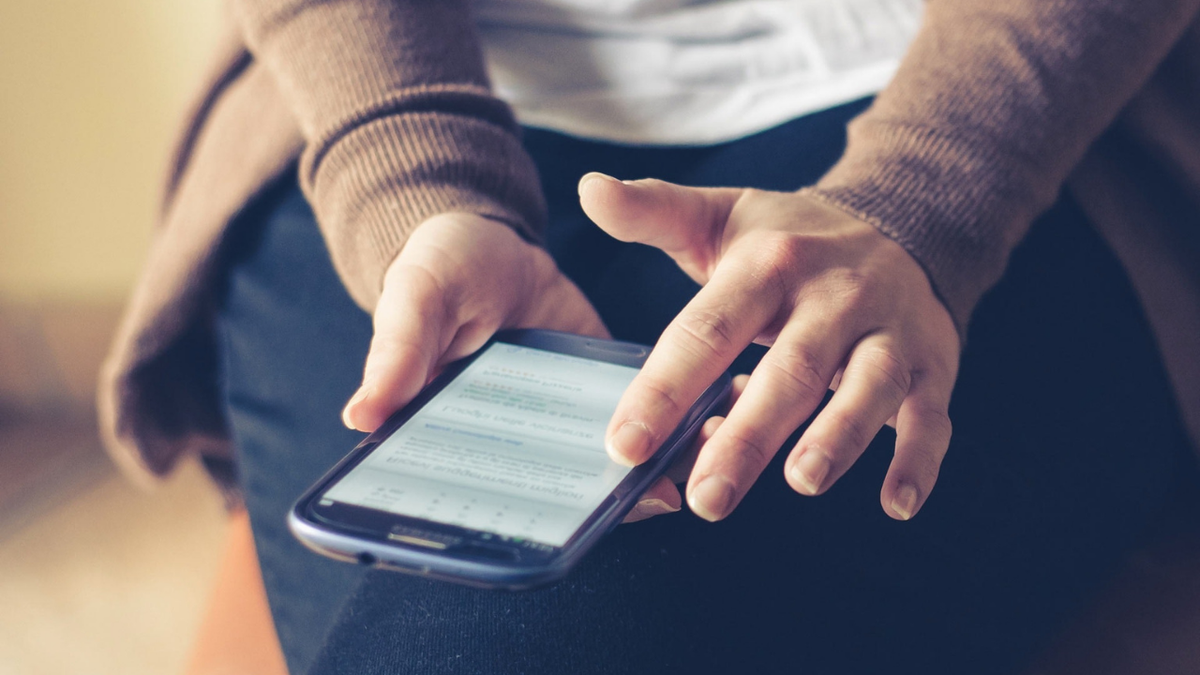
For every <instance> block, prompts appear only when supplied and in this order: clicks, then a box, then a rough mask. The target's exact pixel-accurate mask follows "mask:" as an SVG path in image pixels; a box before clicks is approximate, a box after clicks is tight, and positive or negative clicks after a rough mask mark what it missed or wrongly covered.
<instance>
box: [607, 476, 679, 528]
mask: <svg viewBox="0 0 1200 675" xmlns="http://www.w3.org/2000/svg"><path fill="white" fill-rule="evenodd" d="M682 506H683V498H682V497H680V496H679V488H677V487H675V484H674V483H672V482H671V479H669V478H667V477H666V476H660V477H659V479H658V480H657V481H655V482H654V484H653V485H651V486H650V488H649V489H647V490H646V491H645V492H644V493H642V496H641V497H640V498H639V499H638V503H637V504H636V505H634V507H633V510H632V511H630V512H629V513H628V514H626V516H625V520H623V521H621V522H625V523H636V522H637V521H639V520H645V519H647V518H653V517H654V516H661V515H664V514H667V513H675V512H676V511H678V510H679V509H680V508H681V507H682Z"/></svg>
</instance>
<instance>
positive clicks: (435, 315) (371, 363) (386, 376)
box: [342, 265, 457, 431]
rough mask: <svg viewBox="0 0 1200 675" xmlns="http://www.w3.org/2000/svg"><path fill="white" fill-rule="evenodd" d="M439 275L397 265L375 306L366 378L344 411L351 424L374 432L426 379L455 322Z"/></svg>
mask: <svg viewBox="0 0 1200 675" xmlns="http://www.w3.org/2000/svg"><path fill="white" fill-rule="evenodd" d="M451 323H452V317H451V314H450V312H449V311H448V309H447V306H446V303H445V298H444V294H443V291H442V289H441V287H440V285H439V284H438V283H437V280H436V279H434V277H433V276H432V275H431V274H430V273H429V272H427V271H425V270H424V269H423V268H421V267H418V266H414V265H401V266H397V267H396V268H395V269H394V270H393V271H391V272H389V279H388V282H387V283H386V284H385V286H384V290H383V294H382V295H381V296H380V298H379V304H378V305H377V306H376V309H375V321H374V324H375V326H374V328H375V334H374V336H372V338H371V346H370V350H369V351H368V353H367V361H366V365H365V366H364V367H363V381H362V385H361V386H360V387H359V389H358V391H357V392H356V393H355V394H354V396H353V397H351V399H350V401H349V402H348V403H347V404H346V408H345V410H343V411H342V421H343V422H344V423H345V424H346V426H347V427H350V428H351V429H358V430H359V431H374V430H375V429H376V428H378V427H379V425H381V424H383V422H384V421H385V420H386V419H387V418H388V417H389V416H390V415H391V414H392V413H394V412H395V411H397V410H399V409H400V407H401V406H403V405H404V404H406V403H408V402H409V401H410V400H412V398H413V397H414V396H416V395H417V392H419V391H420V390H421V387H423V386H424V385H425V383H426V382H427V381H428V379H429V377H430V375H431V373H432V370H433V368H434V367H435V366H436V365H437V363H438V357H439V356H440V355H441V353H442V352H443V350H444V349H445V347H446V344H444V343H445V342H448V340H447V339H446V338H445V336H446V335H453V334H454V332H455V329H456V328H457V327H456V326H452V325H449V324H451Z"/></svg>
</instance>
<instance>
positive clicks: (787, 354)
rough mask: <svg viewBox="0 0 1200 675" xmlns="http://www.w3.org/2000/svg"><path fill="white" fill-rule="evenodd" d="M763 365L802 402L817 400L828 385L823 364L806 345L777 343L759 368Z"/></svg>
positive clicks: (822, 395)
mask: <svg viewBox="0 0 1200 675" xmlns="http://www.w3.org/2000/svg"><path fill="white" fill-rule="evenodd" d="M764 365H765V366H767V367H768V368H770V369H771V371H772V372H773V373H774V374H776V375H777V376H778V381H779V382H781V383H782V384H783V385H784V386H786V387H787V388H788V389H789V390H790V393H791V394H792V395H793V396H794V397H795V398H796V399H799V400H801V401H805V402H813V403H815V402H816V401H820V400H821V399H822V398H824V396H825V392H826V391H827V390H828V388H829V381H828V379H829V378H827V377H826V369H825V364H824V363H823V362H822V361H821V359H820V358H818V357H817V355H816V354H814V353H813V352H812V350H810V349H808V348H807V347H804V346H799V345H796V346H791V347H784V346H782V345H780V344H779V343H776V345H775V346H774V347H772V348H771V351H769V352H767V356H765V357H763V360H762V361H761V362H760V365H759V367H762V366H764Z"/></svg>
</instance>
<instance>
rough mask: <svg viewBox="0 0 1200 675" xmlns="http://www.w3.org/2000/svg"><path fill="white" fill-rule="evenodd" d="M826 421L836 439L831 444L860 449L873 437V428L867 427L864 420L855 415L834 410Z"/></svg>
mask: <svg viewBox="0 0 1200 675" xmlns="http://www.w3.org/2000/svg"><path fill="white" fill-rule="evenodd" d="M826 422H827V423H828V425H829V429H830V430H831V431H832V432H833V434H834V438H835V439H838V440H837V441H836V442H835V443H834V444H833V446H834V447H847V448H853V449H854V450H861V449H863V448H865V447H867V444H868V443H870V442H871V439H873V438H874V437H875V430H873V429H869V428H868V427H867V423H866V421H865V420H863V419H862V418H861V417H858V416H857V415H853V414H849V413H844V412H835V413H833V414H832V416H831V417H830V418H829V419H828V420H826Z"/></svg>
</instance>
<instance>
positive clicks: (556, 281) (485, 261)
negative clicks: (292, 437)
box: [342, 213, 608, 431]
mask: <svg viewBox="0 0 1200 675" xmlns="http://www.w3.org/2000/svg"><path fill="white" fill-rule="evenodd" d="M501 328H549V329H553V330H561V331H566V332H570V333H580V334H585V335H594V336H597V337H608V330H607V329H605V327H604V324H603V322H601V320H600V317H599V315H597V314H596V310H595V309H593V308H592V306H591V303H589V302H588V300H587V298H585V297H584V295H583V293H582V292H581V291H580V290H579V288H578V287H576V286H575V284H573V283H571V281H570V280H569V279H567V278H566V277H565V276H563V274H562V272H560V271H559V269H558V267H557V265H555V263H554V260H553V259H552V258H551V257H550V254H549V253H547V252H546V250H545V249H542V248H540V247H538V246H535V245H533V244H530V243H528V242H526V241H525V240H523V239H521V238H520V237H519V236H518V235H517V234H516V233H515V232H514V231H513V230H512V228H510V227H508V226H507V225H504V224H503V223H500V222H498V221H495V220H491V219H488V218H484V217H481V216H477V215H474V214H468V213H447V214H442V215H438V216H435V217H433V218H430V219H429V220H427V221H425V222H424V223H422V224H421V225H420V226H419V227H417V228H416V230H414V231H413V233H412V235H411V236H410V237H409V239H408V241H407V242H406V243H405V245H404V248H403V249H402V250H401V252H400V255H398V256H397V257H396V259H395V260H394V261H393V262H392V264H391V265H390V266H389V267H388V270H387V273H386V275H385V277H384V282H383V293H382V295H381V296H380V298H379V304H378V305H377V306H376V307H375V334H374V337H372V339H371V348H370V351H369V353H368V354H367V362H366V366H365V367H364V369H363V380H362V384H361V385H360V386H359V389H358V391H357V392H356V393H355V394H354V396H353V397H351V399H350V402H349V403H347V404H346V408H345V410H344V411H343V412H342V421H343V422H345V424H346V426H348V427H350V428H352V429H358V430H360V431H374V430H375V429H376V428H377V427H379V425H381V424H383V422H384V420H386V419H387V418H388V417H389V416H390V415H391V414H392V413H394V412H396V411H397V410H399V409H400V408H401V407H402V406H404V405H405V404H406V403H408V402H409V401H410V400H412V398H413V397H415V396H416V395H417V392H419V391H420V390H421V388H422V387H424V386H425V385H426V384H427V383H428V382H429V381H430V380H431V379H433V376H434V375H435V374H436V373H437V371H438V370H439V369H440V368H441V366H443V365H445V364H446V363H449V362H450V361H454V360H455V359H459V358H462V357H464V356H467V355H469V354H471V353H473V352H474V351H475V350H477V349H479V348H480V347H482V346H483V344H484V343H485V342H487V340H488V339H489V338H490V337H491V336H492V334H493V333H495V332H496V331H497V330H499V329H501Z"/></svg>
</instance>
